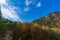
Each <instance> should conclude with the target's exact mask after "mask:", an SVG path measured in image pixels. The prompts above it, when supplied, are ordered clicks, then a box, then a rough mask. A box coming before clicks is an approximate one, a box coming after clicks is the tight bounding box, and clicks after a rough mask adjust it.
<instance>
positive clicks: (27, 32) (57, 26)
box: [0, 12, 60, 40]
mask: <svg viewBox="0 0 60 40" xmlns="http://www.w3.org/2000/svg"><path fill="white" fill-rule="evenodd" d="M56 14H59V13H58V12H53V14H49V15H48V16H45V17H43V18H40V19H37V20H35V21H33V22H31V23H28V22H23V23H20V22H12V21H9V20H7V19H4V18H2V17H0V31H7V30H12V36H13V40H19V38H20V39H21V40H29V39H30V40H60V17H59V16H57V15H56ZM59 15H60V14H59ZM0 16H1V15H0Z"/></svg>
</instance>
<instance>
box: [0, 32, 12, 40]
mask: <svg viewBox="0 0 60 40" xmlns="http://www.w3.org/2000/svg"><path fill="white" fill-rule="evenodd" d="M0 40H12V31H6V32H1V33H0Z"/></svg>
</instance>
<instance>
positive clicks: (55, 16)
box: [32, 11, 60, 27]
mask: <svg viewBox="0 0 60 40" xmlns="http://www.w3.org/2000/svg"><path fill="white" fill-rule="evenodd" d="M32 23H38V24H41V25H45V26H48V27H59V26H60V12H59V11H56V12H52V13H50V14H49V15H47V16H45V17H42V18H39V19H36V20H34V21H33V22H32Z"/></svg>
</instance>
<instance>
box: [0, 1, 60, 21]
mask: <svg viewBox="0 0 60 40" xmlns="http://www.w3.org/2000/svg"><path fill="white" fill-rule="evenodd" d="M0 5H1V6H2V8H1V10H2V14H3V15H2V16H3V17H4V18H6V19H9V20H12V21H17V22H31V21H33V20H35V19H38V18H41V17H44V16H46V15H47V14H49V13H51V12H54V11H60V0H3V1H2V0H1V1H0Z"/></svg>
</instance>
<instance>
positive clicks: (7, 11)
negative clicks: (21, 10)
mask: <svg viewBox="0 0 60 40" xmlns="http://www.w3.org/2000/svg"><path fill="white" fill-rule="evenodd" d="M0 5H1V11H2V16H3V17H4V18H7V19H12V20H13V21H20V22H22V20H21V19H20V18H19V16H18V15H17V14H16V13H17V12H16V11H15V9H17V7H15V6H12V5H9V0H0Z"/></svg>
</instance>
